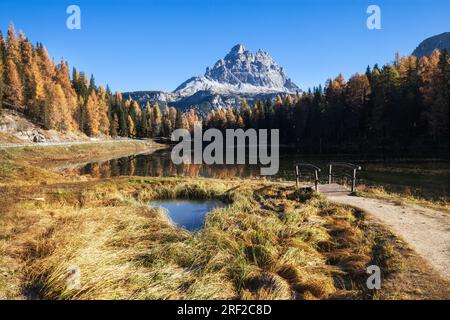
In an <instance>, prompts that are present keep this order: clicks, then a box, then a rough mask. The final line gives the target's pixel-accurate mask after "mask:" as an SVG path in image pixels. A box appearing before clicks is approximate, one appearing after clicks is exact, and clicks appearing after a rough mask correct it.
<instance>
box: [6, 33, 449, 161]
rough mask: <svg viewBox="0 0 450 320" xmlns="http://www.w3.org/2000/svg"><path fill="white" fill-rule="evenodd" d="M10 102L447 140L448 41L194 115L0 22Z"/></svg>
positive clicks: (73, 126) (128, 118)
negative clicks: (127, 93)
mask: <svg viewBox="0 0 450 320" xmlns="http://www.w3.org/2000/svg"><path fill="white" fill-rule="evenodd" d="M11 106H15V107H16V108H18V109H19V110H20V111H21V112H23V113H24V114H25V115H26V116H27V117H28V118H29V119H30V120H32V121H33V122H35V123H38V124H40V125H42V126H43V127H44V128H46V129H54V130H58V131H81V132H83V133H85V134H86V135H88V136H99V135H100V136H101V135H110V136H113V137H116V136H123V137H137V138H146V137H159V136H165V137H169V136H170V134H171V132H172V131H173V130H175V129H179V128H188V129H191V130H192V128H193V126H194V124H195V123H196V122H198V121H203V127H204V129H208V128H211V127H214V128H219V129H222V130H225V129H227V128H231V129H237V128H242V129H249V128H255V129H280V139H281V143H282V144H286V145H291V146H292V145H293V146H296V147H297V148H299V149H301V150H305V151H314V152H336V151H362V150H373V151H379V150H380V149H381V150H398V151H403V150H412V149H413V148H422V149H424V150H427V149H428V150H429V149H430V148H439V149H441V148H447V149H448V147H449V141H450V111H449V106H450V58H449V54H448V52H447V51H446V50H444V51H442V52H440V51H438V50H436V51H434V52H433V53H432V54H431V55H430V56H429V57H423V58H421V59H418V58H416V57H415V56H405V57H401V56H400V55H398V54H397V56H396V58H395V61H394V62H392V63H388V64H386V65H384V66H383V67H380V66H378V65H375V66H374V67H373V68H371V67H368V68H367V70H366V72H365V73H364V74H355V75H353V76H352V77H351V78H350V79H349V80H346V79H344V77H343V76H342V75H338V76H337V77H336V78H335V79H330V80H328V81H327V82H326V84H325V86H324V87H322V86H318V87H315V88H313V89H310V90H308V91H305V92H303V93H301V94H297V95H285V96H278V98H277V99H276V100H275V101H272V100H265V101H261V100H258V101H256V102H255V103H254V104H252V105H249V104H248V103H247V102H246V101H245V99H244V100H243V101H242V106H241V107H240V108H231V107H230V108H223V109H220V110H212V111H211V112H209V113H208V114H207V115H206V116H204V117H203V118H200V117H199V116H198V114H197V113H196V112H195V111H194V109H191V110H189V111H187V112H185V113H182V112H181V111H179V110H177V109H176V108H173V107H164V108H163V109H161V108H160V107H159V105H158V104H157V103H154V104H153V105H150V104H149V103H147V105H145V106H140V105H139V104H138V103H137V102H136V101H134V100H132V99H128V100H124V99H123V98H122V95H121V94H120V93H119V92H115V93H112V92H111V90H110V89H109V87H106V88H105V87H103V86H101V85H100V86H97V85H96V83H95V79H94V77H93V76H90V77H89V79H88V76H87V75H86V73H84V72H78V71H77V70H76V69H75V68H73V70H72V75H70V72H69V67H68V64H67V62H66V61H64V60H61V61H60V63H58V64H56V63H55V62H54V61H53V60H52V59H51V58H50V57H49V55H48V53H47V51H46V49H45V47H44V46H43V45H42V44H41V43H37V44H36V45H35V46H34V45H32V44H31V43H30V41H29V40H28V39H27V38H26V37H25V36H24V34H23V33H19V34H18V35H17V34H16V32H15V30H14V26H13V24H11V25H10V27H9V29H8V32H7V35H6V39H5V38H4V37H3V35H2V33H1V32H0V108H2V107H11Z"/></svg>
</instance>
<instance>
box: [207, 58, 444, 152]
mask: <svg viewBox="0 0 450 320" xmlns="http://www.w3.org/2000/svg"><path fill="white" fill-rule="evenodd" d="M449 106H450V59H449V54H448V52H447V51H445V50H444V51H443V52H439V51H438V50H436V51H434V52H433V53H432V55H431V56H429V57H424V58H421V59H417V58H416V57H415V56H405V57H401V56H400V55H399V54H397V55H396V58H395V61H394V62H393V63H388V64H386V65H384V66H383V67H379V66H378V65H375V66H374V67H373V68H370V67H368V68H367V70H366V72H365V74H355V75H353V76H352V77H351V78H350V79H349V80H348V81H346V80H345V79H344V77H343V76H342V75H338V76H337V77H336V78H335V79H330V80H328V81H327V82H326V85H325V87H322V86H319V87H316V88H313V89H312V90H308V91H306V92H303V93H302V94H297V95H296V96H289V95H288V96H285V97H281V96H278V99H277V100H276V101H275V102H272V101H270V100H267V101H256V103H255V104H253V105H252V106H249V105H248V104H247V102H246V101H245V100H244V101H243V102H242V106H241V108H235V109H232V108H228V109H223V110H217V111H213V112H211V113H210V114H208V116H207V117H206V119H205V127H206V128H211V127H215V128H220V129H222V130H224V129H227V128H243V129H248V128H256V129H258V128H264V129H280V140H281V143H283V144H286V145H291V146H292V145H294V146H296V147H298V148H299V149H300V150H305V151H314V152H338V151H352V152H360V151H377V152H379V151H380V150H381V151H383V150H386V151H411V150H417V149H421V150H430V149H431V148H436V149H443V148H447V150H448V147H449V142H450V112H449Z"/></svg>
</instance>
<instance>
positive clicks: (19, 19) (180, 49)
mask: <svg viewBox="0 0 450 320" xmlns="http://www.w3.org/2000/svg"><path fill="white" fill-rule="evenodd" d="M71 4H76V5H78V6H80V8H81V14H82V16H81V20H82V28H81V30H68V29H67V28H66V19H67V17H68V15H67V14H66V8H67V7H68V6H69V5H71ZM370 4H376V5H378V6H380V7H381V10H382V30H373V31H371V30H368V29H367V28H366V19H367V14H366V9H367V7H368V6H369V5H370ZM10 21H14V23H15V25H16V28H17V29H18V30H23V31H24V32H25V34H26V35H27V37H29V38H30V39H31V40H32V41H33V42H36V41H40V42H43V43H44V45H45V46H46V47H47V49H48V51H49V52H50V54H51V56H52V57H53V58H55V59H56V60H59V59H60V58H62V57H63V58H65V59H67V60H68V61H69V62H70V65H71V66H73V65H75V66H76V67H77V68H78V69H79V70H84V71H86V72H88V73H93V74H94V75H95V78H96V81H97V83H104V84H106V83H107V84H109V85H110V86H111V88H112V89H113V90H119V91H131V90H148V89H160V90H165V91H172V90H174V89H175V88H176V87H177V86H178V85H179V84H181V83H182V82H183V81H185V80H186V79H187V78H189V77H191V76H195V75H199V74H203V73H204V71H205V68H206V67H207V66H208V65H213V64H214V63H215V62H216V61H217V60H218V59H219V58H222V57H223V56H224V55H225V54H226V53H227V52H228V51H229V50H230V48H231V47H232V46H233V45H235V44H237V43H243V44H244V45H245V46H246V47H247V48H248V49H250V50H252V51H256V50H257V49H259V48H262V49H265V50H267V51H268V52H269V53H271V55H272V56H273V57H274V58H275V60H276V61H277V62H278V63H279V64H280V65H282V66H283V67H284V69H285V71H286V72H287V74H288V75H289V76H290V77H291V78H292V80H293V81H294V82H295V83H297V84H298V85H299V86H300V87H302V88H308V87H311V86H314V85H318V84H323V83H324V82H325V81H326V79H327V78H329V77H334V76H335V75H337V74H338V73H339V72H342V73H343V74H344V75H345V76H346V77H347V78H348V77H349V76H350V75H352V74H353V73H355V72H363V71H364V70H365V68H366V66H367V65H368V64H370V65H373V64H374V63H380V64H384V63H386V62H389V61H392V60H393V57H394V54H395V52H396V51H397V50H398V51H400V53H402V54H409V53H411V52H412V51H413V50H414V49H415V47H416V46H417V45H418V44H419V43H420V42H421V41H422V40H424V39H425V38H427V37H429V36H432V35H435V34H438V33H442V32H445V31H450V1H448V0H434V1H433V0H428V1H425V0H373V1H366V0H341V1H333V0H305V1H301V0H297V1H295V0H184V1H180V0H146V1H144V0H128V1H106V0H105V1H101V0H97V1H96V0H81V1H75V0H71V1H68V0H53V1H52V0H32V1H31V0H26V1H17V0H15V1H13V0H2V1H1V2H0V30H2V31H3V33H5V31H6V29H7V27H8V24H9V22H10Z"/></svg>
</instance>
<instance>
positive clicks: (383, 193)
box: [355, 185, 450, 213]
mask: <svg viewBox="0 0 450 320" xmlns="http://www.w3.org/2000/svg"><path fill="white" fill-rule="evenodd" d="M355 195H357V196H361V197H369V198H375V199H381V200H387V201H391V202H393V203H396V204H397V205H404V204H416V205H419V206H423V207H427V208H431V209H435V210H439V211H442V212H446V213H450V203H449V202H448V201H447V199H444V198H442V199H438V200H433V201H432V200H428V199H426V198H421V197H418V196H417V195H413V194H411V193H408V192H404V193H401V194H399V193H395V192H390V191H387V190H385V189H384V188H383V187H381V186H376V187H375V186H366V185H360V186H358V192H357V193H356V194H355Z"/></svg>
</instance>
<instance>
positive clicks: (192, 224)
mask: <svg viewBox="0 0 450 320" xmlns="http://www.w3.org/2000/svg"><path fill="white" fill-rule="evenodd" d="M149 205H150V206H152V207H158V208H163V209H164V210H165V211H166V212H167V214H168V216H169V217H170V219H171V220H172V222H173V223H174V224H176V225H177V226H179V227H181V228H183V229H186V230H188V231H197V230H199V229H201V228H202V226H203V222H204V220H205V217H206V215H207V214H208V213H209V212H211V211H212V210H214V209H215V208H221V207H224V203H223V202H221V201H218V200H205V201H203V200H161V201H152V202H150V203H149Z"/></svg>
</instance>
